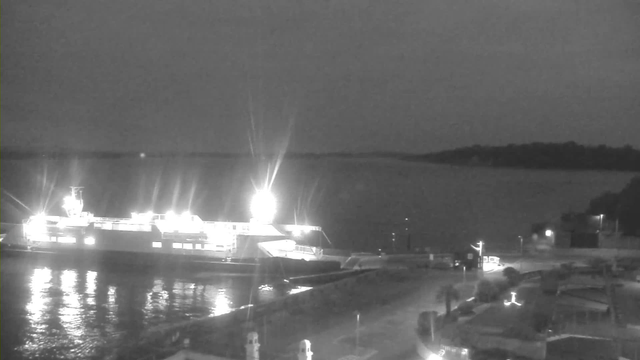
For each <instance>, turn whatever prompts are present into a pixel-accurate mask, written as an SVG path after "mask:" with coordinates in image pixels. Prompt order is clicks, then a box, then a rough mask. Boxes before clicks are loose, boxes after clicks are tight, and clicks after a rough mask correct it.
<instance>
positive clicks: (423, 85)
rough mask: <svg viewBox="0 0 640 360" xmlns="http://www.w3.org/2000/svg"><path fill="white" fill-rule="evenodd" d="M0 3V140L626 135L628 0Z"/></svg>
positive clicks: (634, 125) (632, 49)
mask: <svg viewBox="0 0 640 360" xmlns="http://www.w3.org/2000/svg"><path fill="white" fill-rule="evenodd" d="M1 4H2V5H1V10H0V14H1V19H0V24H1V27H2V28H1V34H2V39H1V41H0V44H1V54H2V61H1V62H0V64H1V77H0V79H1V89H2V91H1V96H2V98H1V102H0V104H1V110H2V112H1V126H2V129H1V131H0V134H1V145H2V146H27V147H50V146H58V147H72V148H79V149H94V150H133V151H221V152H240V151H241V152H245V151H248V150H249V148H250V142H253V145H254V146H261V149H263V150H276V149H282V148H283V147H285V146H287V144H288V148H289V150H290V151H313V152H325V151H403V152H427V151H434V150H441V149H446V148H453V147H458V146H466V145H473V144H487V145H501V144H507V143H511V142H513V143H524V142H532V141H544V142H557V141H569V140H573V141H576V142H579V143H585V144H599V143H604V144H609V145H614V146H619V145H624V144H631V145H633V146H636V147H637V146H639V145H640V2H638V1H633V0H626V1H625V0H606V1H605V0H603V1H594V0H553V1H549V0H407V1H404V0H403V1H391V0H378V1H374V0H371V1H363V0H353V1H352V0H349V1H347V0H188V1H185V0H88V1H84V0H83V1H79V0H71V1H61V0H3V1H2V3H1ZM250 139H252V140H251V141H250ZM259 149H260V147H259Z"/></svg>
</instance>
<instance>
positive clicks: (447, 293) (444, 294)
mask: <svg viewBox="0 0 640 360" xmlns="http://www.w3.org/2000/svg"><path fill="white" fill-rule="evenodd" d="M458 300H460V293H459V292H458V289H456V288H455V286H453V284H447V285H442V286H440V289H438V294H436V301H439V302H443V301H444V305H445V307H446V308H447V312H446V315H447V316H449V314H450V313H451V301H458Z"/></svg>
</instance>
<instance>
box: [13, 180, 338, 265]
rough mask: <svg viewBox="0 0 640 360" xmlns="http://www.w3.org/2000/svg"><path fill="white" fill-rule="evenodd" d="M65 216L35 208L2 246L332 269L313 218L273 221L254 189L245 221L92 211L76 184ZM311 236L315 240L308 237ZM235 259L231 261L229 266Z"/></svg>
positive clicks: (267, 203)
mask: <svg viewBox="0 0 640 360" xmlns="http://www.w3.org/2000/svg"><path fill="white" fill-rule="evenodd" d="M62 207H63V208H64V210H65V212H66V216H49V215H46V214H38V215H34V216H31V217H30V218H28V219H26V220H25V221H23V224H22V226H21V227H19V228H16V229H14V230H13V231H11V232H9V233H8V234H7V236H6V238H4V239H3V240H2V245H3V249H4V250H7V249H10V250H19V251H29V252H33V253H56V254H74V255H78V254H79V253H80V254H81V255H82V256H86V255H95V254H100V255H101V256H103V255H105V254H110V255H115V256H112V258H113V257H115V258H118V259H123V258H131V257H133V260H134V261H136V262H140V261H143V262H145V261H149V260H151V261H157V260H161V261H162V262H166V261H172V262H175V261H177V262H180V263H193V264H201V265H206V264H208V265H225V268H227V269H228V268H231V267H233V268H234V270H238V268H244V270H249V271H251V270H254V268H255V267H262V268H266V269H269V268H272V269H275V270H277V269H281V270H285V271H288V272H294V273H309V272H312V273H313V272H324V271H334V270H336V269H339V268H340V262H339V259H334V258H332V257H331V256H325V255H324V254H323V249H322V247H321V246H315V245H318V244H319V245H321V244H322V240H323V236H324V232H323V231H322V228H321V227H319V226H309V225H283V224H274V223H272V221H271V220H272V219H273V217H274V215H275V199H274V198H273V196H272V195H271V194H270V193H269V192H267V191H258V192H257V193H256V194H255V196H254V199H253V200H252V203H251V212H252V215H253V218H252V219H251V221H250V222H223V221H203V220H202V219H201V218H200V217H199V216H197V215H194V214H191V213H189V212H185V213H182V214H175V213H173V212H167V213H166V214H155V213H152V212H147V213H132V214H131V217H130V218H108V217H97V216H94V215H93V214H92V213H89V212H85V211H83V207H84V202H83V199H82V188H80V187H72V188H71V194H70V195H69V196H67V197H65V198H64V203H63V206H62ZM313 244H315V245H313ZM233 265H235V266H233Z"/></svg>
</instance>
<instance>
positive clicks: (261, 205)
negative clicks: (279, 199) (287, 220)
mask: <svg viewBox="0 0 640 360" xmlns="http://www.w3.org/2000/svg"><path fill="white" fill-rule="evenodd" d="M250 210H251V216H252V217H253V219H255V220H256V221H258V222H261V223H265V224H270V223H271V222H272V221H273V218H274V217H275V216H276V198H275V197H274V196H273V194H271V193H270V192H269V191H266V190H258V192H256V194H255V195H253V198H252V199H251V206H250Z"/></svg>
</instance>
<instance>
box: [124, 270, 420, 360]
mask: <svg viewBox="0 0 640 360" xmlns="http://www.w3.org/2000/svg"><path fill="white" fill-rule="evenodd" d="M425 276H426V272H425V271H424V270H390V269H382V270H378V271H371V272H367V273H364V274H362V275H359V276H355V277H351V278H347V279H343V280H340V281H337V282H335V283H330V284H326V285H322V286H318V287H315V288H313V289H310V290H307V291H304V292H300V293H297V294H292V295H288V296H285V297H283V298H279V299H276V300H274V301H271V302H268V303H265V304H261V305H256V306H251V307H245V308H241V309H238V310H235V311H233V312H231V313H228V314H225V315H221V316H216V317H207V318H202V319H196V320H191V321H186V322H182V323H177V324H174V325H171V326H163V327H157V328H154V329H151V330H149V331H147V332H146V333H144V334H143V335H142V336H141V338H140V339H137V341H136V342H135V343H132V344H130V346H127V347H124V348H123V349H122V350H121V351H119V353H118V354H117V356H116V358H117V359H139V358H143V357H145V356H147V355H148V354H150V353H156V354H157V356H163V355H169V354H172V353H175V352H176V351H177V350H178V349H179V347H180V345H181V343H182V340H184V339H186V338H189V339H190V343H191V347H192V348H193V349H195V350H197V351H200V352H204V353H209V354H215V355H221V356H228V357H229V356H230V357H236V358H237V357H242V356H243V354H242V349H243V348H244V347H243V344H244V343H243V341H244V336H245V334H246V333H248V332H249V331H257V332H258V333H259V334H260V338H261V339H262V340H261V342H263V346H262V348H261V349H263V348H264V354H263V351H262V350H261V356H262V355H264V357H262V358H264V359H269V358H270V356H269V351H270V350H269V348H270V346H269V345H270V343H271V342H273V343H275V342H277V341H284V340H283V339H288V338H290V337H292V336H295V335H296V334H295V327H296V325H298V326H301V325H300V323H302V322H303V321H299V320H300V318H301V317H305V320H304V321H305V322H307V323H309V322H310V321H311V322H313V321H315V322H322V321H325V320H327V319H328V318H329V317H331V316H335V314H348V313H350V312H352V311H354V310H356V309H360V310H361V309H364V308H366V307H372V306H381V305H384V304H386V303H388V302H390V301H392V300H394V299H396V298H398V297H401V296H403V295H407V294H410V293H412V292H413V291H415V290H416V286H415V280H416V279H419V278H421V277H425ZM386 284H389V285H392V286H385V285H386ZM296 322H297V323H298V324H296ZM307 326H308V325H307ZM273 345H275V344H273ZM271 347H272V348H284V346H282V345H280V346H271Z"/></svg>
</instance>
